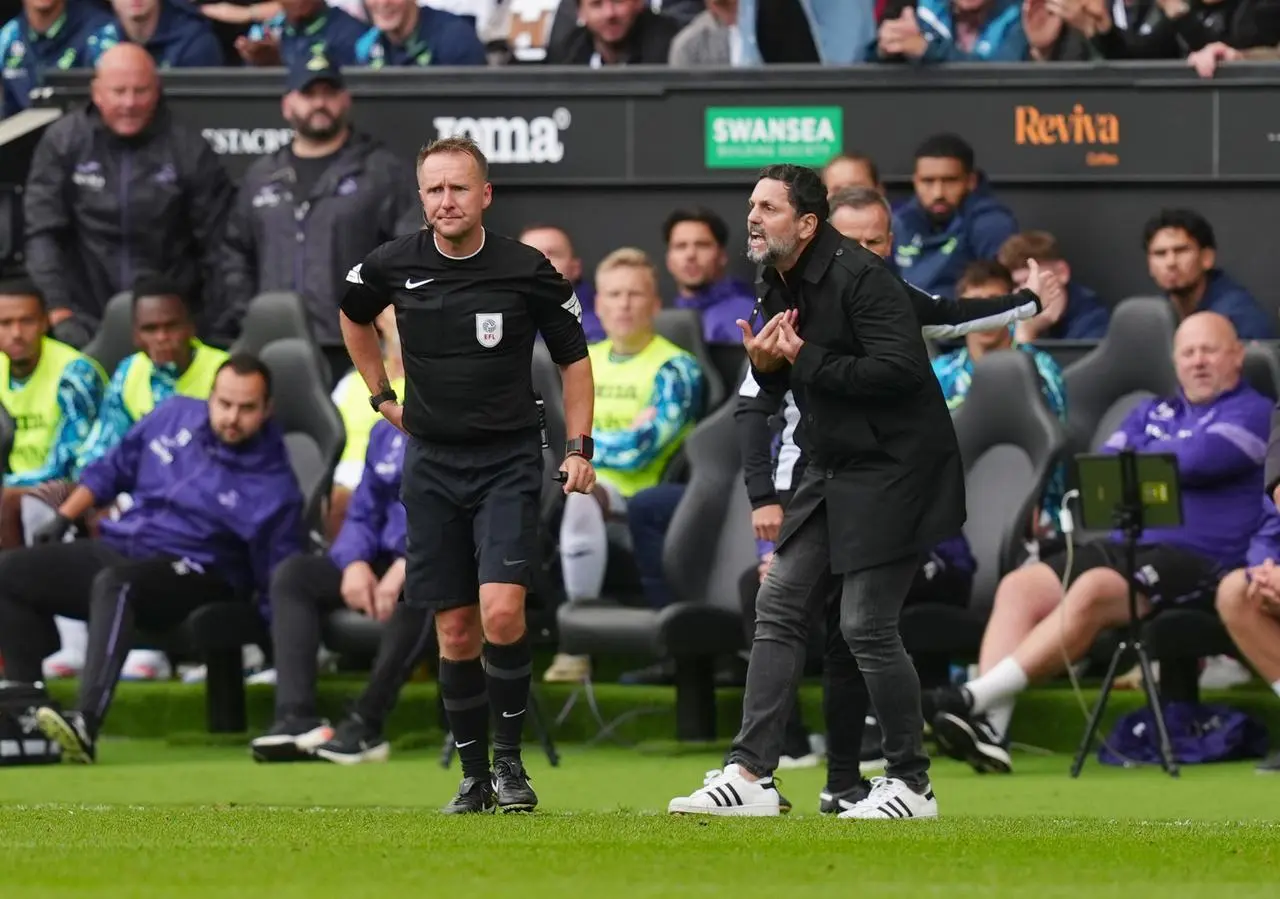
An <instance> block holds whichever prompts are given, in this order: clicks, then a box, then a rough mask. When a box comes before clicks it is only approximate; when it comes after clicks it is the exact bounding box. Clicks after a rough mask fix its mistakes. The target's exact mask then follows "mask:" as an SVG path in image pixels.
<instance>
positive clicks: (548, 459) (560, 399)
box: [533, 340, 567, 523]
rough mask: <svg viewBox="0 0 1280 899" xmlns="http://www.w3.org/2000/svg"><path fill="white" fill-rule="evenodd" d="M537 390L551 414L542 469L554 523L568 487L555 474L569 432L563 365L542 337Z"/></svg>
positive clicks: (536, 347) (547, 516) (545, 507)
mask: <svg viewBox="0 0 1280 899" xmlns="http://www.w3.org/2000/svg"><path fill="white" fill-rule="evenodd" d="M533 390H534V392H535V393H537V394H538V395H539V396H540V397H542V402H543V404H544V405H543V408H544V409H545V410H546V416H547V449H546V450H545V451H544V452H543V471H542V473H543V478H542V520H543V521H544V522H547V523H551V522H553V521H554V519H555V517H556V515H557V514H558V513H559V511H560V507H561V506H562V505H564V491H563V489H562V485H561V484H560V483H559V482H558V481H556V480H555V476H556V472H557V471H559V470H560V462H561V461H562V460H563V459H564V442H565V439H566V437H567V434H566V433H565V424H564V386H563V384H562V383H561V380H560V366H558V365H556V363H555V361H554V360H553V359H552V358H551V353H550V352H549V351H548V350H547V347H546V345H545V344H544V343H543V342H542V341H541V340H538V341H534V344H533Z"/></svg>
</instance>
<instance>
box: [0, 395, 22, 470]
mask: <svg viewBox="0 0 1280 899" xmlns="http://www.w3.org/2000/svg"><path fill="white" fill-rule="evenodd" d="M17 435H18V427H17V425H15V424H14V422H13V417H12V416H11V415H9V410H8V409H6V408H5V407H4V406H0V475H6V474H8V473H9V454H10V453H12V452H13V441H14V438H15V437H17ZM0 484H3V482H2V481H0Z"/></svg>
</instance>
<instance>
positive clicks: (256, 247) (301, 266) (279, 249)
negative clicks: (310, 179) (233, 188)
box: [217, 132, 422, 346]
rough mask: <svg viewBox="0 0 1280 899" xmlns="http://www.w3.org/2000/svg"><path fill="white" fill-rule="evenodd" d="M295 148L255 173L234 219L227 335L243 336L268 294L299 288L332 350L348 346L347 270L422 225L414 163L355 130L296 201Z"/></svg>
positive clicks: (227, 265)
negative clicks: (344, 319) (251, 312)
mask: <svg viewBox="0 0 1280 899" xmlns="http://www.w3.org/2000/svg"><path fill="white" fill-rule="evenodd" d="M296 183H297V175H296V173H295V171H294V156H293V151H292V149H291V148H289V147H283V148H281V149H280V150H278V151H276V152H275V153H273V154H271V155H270V156H264V157H263V158H261V159H259V160H257V161H256V162H254V163H253V165H252V166H250V167H249V170H248V171H247V172H245V175H244V179H243V180H242V181H241V183H240V196H239V197H238V198H237V199H236V203H235V208H234V209H233V210H232V212H231V216H230V218H229V220H228V222H227V228H226V240H225V243H224V245H223V249H222V279H223V285H224V290H225V292H226V297H227V306H226V311H225V314H224V315H223V318H222V320H221V321H220V322H219V323H218V328H217V331H218V333H219V335H221V336H224V337H234V336H236V335H237V334H238V332H239V328H240V320H241V319H242V318H243V317H244V311H245V307H246V306H247V305H248V303H249V301H250V300H251V299H253V298H254V297H255V296H257V295H258V294H259V293H262V292H264V291H268V290H291V291H294V292H295V293H297V294H299V295H300V296H301V297H302V299H303V303H304V304H305V305H306V307H307V313H308V316H309V318H310V320H311V327H312V333H313V334H314V336H315V338H316V340H317V341H318V342H319V343H320V344H321V345H322V346H341V345H342V333H341V331H340V330H339V328H338V305H339V303H340V302H341V301H342V290H343V285H344V283H345V281H344V279H345V276H346V274H347V271H348V270H349V269H350V268H351V267H352V266H353V265H355V264H357V263H358V262H360V261H361V260H362V259H364V257H365V256H367V255H368V254H369V253H370V251H372V250H373V248H374V247H376V246H379V245H380V244H383V243H385V242H386V241H388V240H390V239H391V238H393V237H396V236H398V235H400V234H407V233H410V232H412V231H415V230H417V229H418V228H420V227H422V204H421V203H420V202H419V200H418V191H417V184H416V182H415V179H414V175H413V166H412V165H410V164H408V163H407V162H405V161H404V160H402V159H400V158H399V157H398V156H396V155H395V154H394V153H392V152H391V151H390V150H388V149H386V147H384V146H383V145H382V144H381V143H379V142H378V141H376V140H374V139H373V138H371V137H369V136H367V135H364V134H361V133H359V132H352V134H351V137H350V139H348V140H347V142H346V144H345V145H343V147H342V149H340V150H339V151H338V152H337V153H335V154H334V156H333V159H332V161H331V162H330V163H329V166H328V168H326V169H325V171H324V174H322V175H321V176H320V177H319V178H318V179H316V181H315V184H314V185H313V186H312V188H311V191H310V194H309V195H308V196H295V195H294V186H295V184H296Z"/></svg>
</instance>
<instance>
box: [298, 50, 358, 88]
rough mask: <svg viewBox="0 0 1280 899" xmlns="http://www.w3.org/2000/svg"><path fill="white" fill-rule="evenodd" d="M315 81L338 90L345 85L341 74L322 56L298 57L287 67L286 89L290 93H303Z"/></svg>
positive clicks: (335, 66)
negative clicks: (322, 82) (325, 83)
mask: <svg viewBox="0 0 1280 899" xmlns="http://www.w3.org/2000/svg"><path fill="white" fill-rule="evenodd" d="M317 81H327V82H329V83H330V84H332V85H333V86H334V87H336V88H338V90H342V89H343V88H344V87H345V86H346V85H344V84H343V81H342V72H341V71H340V70H339V68H338V67H337V65H335V64H334V63H331V62H329V60H328V59H327V58H326V57H324V56H306V57H298V58H296V59H295V60H294V62H293V64H292V65H290V66H289V82H288V88H289V90H290V91H291V92H292V91H305V90H306V89H307V88H309V87H311V85H313V84H315V83H316V82H317Z"/></svg>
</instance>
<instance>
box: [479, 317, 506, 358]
mask: <svg viewBox="0 0 1280 899" xmlns="http://www.w3.org/2000/svg"><path fill="white" fill-rule="evenodd" d="M476 340H477V341H478V342H479V343H480V346H482V347H485V348H486V349H493V348H494V347H496V346H497V345H498V344H500V343H502V313H501V312H480V313H477V314H476Z"/></svg>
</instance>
